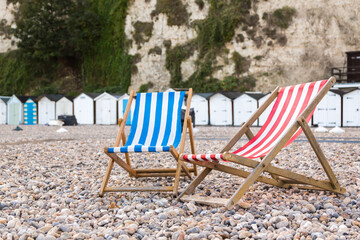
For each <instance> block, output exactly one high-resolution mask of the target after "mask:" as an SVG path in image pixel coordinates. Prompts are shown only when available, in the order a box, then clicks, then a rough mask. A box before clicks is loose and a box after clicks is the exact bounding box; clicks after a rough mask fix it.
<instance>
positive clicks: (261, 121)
mask: <svg viewBox="0 0 360 240" xmlns="http://www.w3.org/2000/svg"><path fill="white" fill-rule="evenodd" d="M270 94H271V93H268V94H266V95H264V96H263V97H262V98H260V99H259V107H260V106H261V105H262V104H263V103H264V102H265V101H266V100H267V99H268V97H270ZM274 104H275V99H274V101H272V103H271V104H270V105H269V106H268V107H267V108H266V109H265V111H264V112H263V113H262V114H261V115H260V117H259V126H260V127H261V126H263V125H264V124H265V121H266V120H267V119H268V117H269V114H270V112H271V109H272V108H273V106H274Z"/></svg>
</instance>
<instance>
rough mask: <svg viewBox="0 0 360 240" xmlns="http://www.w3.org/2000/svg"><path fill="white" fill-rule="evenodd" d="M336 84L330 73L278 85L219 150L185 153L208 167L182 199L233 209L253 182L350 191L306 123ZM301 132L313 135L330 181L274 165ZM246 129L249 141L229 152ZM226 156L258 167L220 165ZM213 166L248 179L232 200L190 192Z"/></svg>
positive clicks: (188, 158)
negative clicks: (261, 119)
mask: <svg viewBox="0 0 360 240" xmlns="http://www.w3.org/2000/svg"><path fill="white" fill-rule="evenodd" d="M334 83H335V78H334V77H331V78H330V79H329V80H323V81H318V82H311V83H305V84H299V85H295V86H289V87H283V88H279V87H278V88H276V89H275V90H274V91H273V92H272V94H271V95H270V97H269V98H268V99H267V100H266V101H265V102H264V104H263V105H262V106H261V107H260V108H259V109H258V110H257V111H256V112H255V113H254V114H253V115H252V116H251V117H250V119H249V120H248V121H247V122H246V123H245V124H244V125H243V126H242V127H241V129H240V130H239V132H238V133H237V134H236V135H235V136H234V137H233V138H232V139H231V140H230V142H229V143H228V144H227V145H226V146H225V147H224V148H223V149H222V151H221V152H220V153H219V154H181V156H180V159H181V160H183V161H186V162H191V163H194V164H196V165H200V166H203V167H205V169H204V170H203V171H202V172H201V173H200V174H199V176H198V177H197V178H196V179H194V180H193V182H192V183H191V184H190V185H189V186H188V187H187V188H186V189H185V191H184V192H183V193H182V194H181V195H180V196H179V197H178V199H179V200H182V201H196V202H200V203H209V204H210V203H223V204H224V205H225V206H226V207H227V208H228V209H230V208H232V207H233V206H234V205H235V204H236V203H237V202H238V201H239V200H240V198H241V197H242V196H243V195H244V194H245V192H246V191H247V190H248V189H249V187H250V186H251V185H252V184H253V183H254V182H255V181H260V182H264V183H268V184H272V185H275V186H278V187H284V188H289V187H291V186H297V187H299V188H307V189H322V190H328V191H333V192H336V193H344V192H345V191H346V190H345V189H344V188H341V187H340V185H339V183H338V181H337V179H336V177H335V175H334V173H333V171H332V169H331V167H330V165H329V163H328V161H327V159H326V157H325V155H324V153H323V152H322V150H321V148H320V146H319V144H318V143H317V141H316V139H315V137H314V135H313V134H312V132H311V130H310V128H309V126H308V122H309V121H310V119H311V116H312V114H313V112H314V109H315V107H316V105H317V104H318V103H319V102H320V100H321V99H322V98H323V97H324V95H325V94H326V93H327V92H328V91H329V89H330V88H331V87H332V85H333V84H334ZM274 99H276V101H275V104H274V106H273V108H272V110H271V112H270V115H269V117H268V119H267V120H266V122H265V124H264V125H263V126H262V127H261V129H260V130H259V132H258V133H257V134H256V135H255V136H254V135H253V133H252V132H251V130H250V126H252V124H253V123H254V122H255V121H256V120H257V119H258V117H259V116H260V115H261V113H262V112H264V111H265V109H266V108H267V107H268V106H269V105H270V104H271V103H272V101H273V100H274ZM302 131H304V133H305V136H306V137H307V139H308V140H309V142H310V144H311V146H312V149H313V150H314V152H315V153H316V155H317V157H318V159H319V161H320V163H321V165H322V167H323V168H324V170H325V173H326V175H327V177H328V178H329V181H326V180H316V179H314V178H311V177H306V176H304V175H300V174H297V173H294V172H291V171H289V170H285V169H281V168H278V167H275V166H272V165H271V164H270V162H271V161H272V160H273V159H274V157H275V156H276V155H277V154H278V152H279V151H280V150H281V149H282V148H283V147H285V146H288V145H289V144H291V143H292V142H293V141H294V140H295V139H296V138H297V137H298V136H299V135H300V134H301V132H302ZM244 134H245V135H246V136H247V137H248V139H249V142H247V143H246V144H245V145H244V146H243V147H241V148H239V149H237V150H236V151H233V152H231V153H230V152H229V151H230V149H231V148H232V147H233V146H234V145H235V143H236V142H237V141H238V140H239V139H240V138H241V137H242V135H244ZM256 158H260V161H256V160H253V159H256ZM222 161H229V162H233V163H237V164H240V165H244V166H246V167H251V168H254V170H253V171H252V172H246V171H244V170H241V169H237V168H233V167H229V166H227V165H224V164H221V162H222ZM213 169H215V170H219V171H223V172H226V173H230V174H233V175H237V176H240V177H243V178H246V179H245V181H244V182H243V183H242V184H241V186H240V187H239V189H238V190H237V191H236V192H235V193H234V194H233V196H232V197H231V198H230V199H229V200H227V199H214V198H205V197H200V196H195V195H193V196H190V195H189V194H191V193H192V192H193V191H194V190H195V188H196V186H197V185H199V184H200V182H201V181H202V180H203V179H204V178H205V177H206V176H207V175H208V174H209V173H210V172H211V170H213ZM263 172H268V173H270V176H271V177H266V176H264V175H261V174H262V173H263Z"/></svg>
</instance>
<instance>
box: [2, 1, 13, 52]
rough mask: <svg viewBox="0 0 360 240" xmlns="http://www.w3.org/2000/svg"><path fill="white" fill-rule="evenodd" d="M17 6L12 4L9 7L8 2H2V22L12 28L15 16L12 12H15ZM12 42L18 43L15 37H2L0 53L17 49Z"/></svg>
mask: <svg viewBox="0 0 360 240" xmlns="http://www.w3.org/2000/svg"><path fill="white" fill-rule="evenodd" d="M14 8H15V6H14V5H13V4H12V3H10V4H9V5H7V1H6V0H0V21H2V22H5V23H7V24H8V25H11V27H15V26H14V23H13V21H14V15H13V14H12V11H13V10H14ZM12 41H16V39H15V38H14V37H10V39H9V38H6V37H5V36H3V35H2V36H1V35H0V52H7V51H9V50H12V49H15V48H16V46H15V44H11V42H12Z"/></svg>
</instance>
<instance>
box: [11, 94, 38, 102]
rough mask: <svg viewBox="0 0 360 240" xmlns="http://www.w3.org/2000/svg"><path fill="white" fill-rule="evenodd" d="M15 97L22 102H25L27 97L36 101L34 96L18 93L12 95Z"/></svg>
mask: <svg viewBox="0 0 360 240" xmlns="http://www.w3.org/2000/svg"><path fill="white" fill-rule="evenodd" d="M14 96H15V97H16V98H17V99H19V100H20V102H22V103H25V102H26V101H27V100H28V99H29V98H30V99H31V100H33V101H34V102H37V101H36V97H34V96H18V95H14Z"/></svg>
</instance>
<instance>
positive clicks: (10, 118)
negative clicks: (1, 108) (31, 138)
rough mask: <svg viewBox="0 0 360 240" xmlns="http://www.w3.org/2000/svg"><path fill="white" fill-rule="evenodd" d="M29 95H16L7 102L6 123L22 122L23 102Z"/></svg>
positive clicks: (16, 123) (15, 123)
mask: <svg viewBox="0 0 360 240" xmlns="http://www.w3.org/2000/svg"><path fill="white" fill-rule="evenodd" d="M28 98H29V97H24V96H16V95H12V97H11V98H10V99H9V101H8V102H7V123H8V124H10V125H18V124H22V123H23V122H24V103H25V102H26V100H27V99H28Z"/></svg>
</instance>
